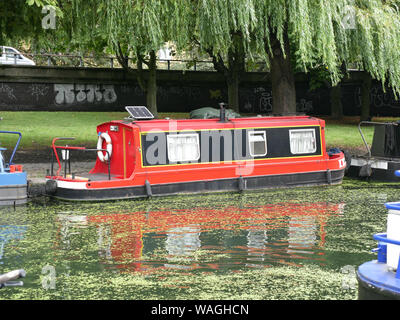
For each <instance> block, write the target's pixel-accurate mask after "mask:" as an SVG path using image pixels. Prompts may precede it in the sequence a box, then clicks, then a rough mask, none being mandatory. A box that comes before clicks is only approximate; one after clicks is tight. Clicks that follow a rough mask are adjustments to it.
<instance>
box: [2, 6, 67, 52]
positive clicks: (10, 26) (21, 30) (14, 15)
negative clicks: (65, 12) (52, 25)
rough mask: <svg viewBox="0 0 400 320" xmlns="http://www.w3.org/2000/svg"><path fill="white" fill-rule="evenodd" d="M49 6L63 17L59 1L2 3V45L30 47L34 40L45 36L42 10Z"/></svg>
mask: <svg viewBox="0 0 400 320" xmlns="http://www.w3.org/2000/svg"><path fill="white" fill-rule="evenodd" d="M49 6H50V7H52V8H53V9H54V12H55V13H56V14H57V15H58V17H62V12H61V10H60V9H59V8H58V2H57V0H14V1H0V44H1V45H12V46H19V45H20V44H24V45H26V44H28V45H29V44H30V41H31V40H32V39H34V38H38V37H39V36H40V35H44V34H45V29H44V28H43V25H42V21H43V19H44V15H43V13H42V9H43V7H47V8H48V7H49Z"/></svg>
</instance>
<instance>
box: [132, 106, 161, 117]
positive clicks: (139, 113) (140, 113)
mask: <svg viewBox="0 0 400 320" xmlns="http://www.w3.org/2000/svg"><path fill="white" fill-rule="evenodd" d="M125 109H126V111H128V113H129V114H130V116H131V118H133V119H136V120H140V119H154V116H153V114H152V113H151V112H150V111H149V110H148V109H147V108H146V107H145V106H126V107H125Z"/></svg>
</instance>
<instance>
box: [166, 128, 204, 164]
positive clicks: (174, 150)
mask: <svg viewBox="0 0 400 320" xmlns="http://www.w3.org/2000/svg"><path fill="white" fill-rule="evenodd" d="M167 145H168V160H169V161H170V162H182V161H196V160H199V158H200V144H199V135H198V134H197V133H193V134H192V133H185V134H170V135H168V136H167Z"/></svg>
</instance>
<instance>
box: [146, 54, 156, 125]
mask: <svg viewBox="0 0 400 320" xmlns="http://www.w3.org/2000/svg"><path fill="white" fill-rule="evenodd" d="M148 67H149V73H148V74H149V77H148V79H147V86H146V104H147V108H148V109H149V110H150V112H151V113H152V114H153V115H154V117H155V118H158V112H157V75H156V74H157V65H156V53H155V51H151V52H150V60H149V64H148Z"/></svg>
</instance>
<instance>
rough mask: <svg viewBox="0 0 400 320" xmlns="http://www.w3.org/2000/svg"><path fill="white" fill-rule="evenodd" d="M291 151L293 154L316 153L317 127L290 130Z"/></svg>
mask: <svg viewBox="0 0 400 320" xmlns="http://www.w3.org/2000/svg"><path fill="white" fill-rule="evenodd" d="M289 136H290V152H291V153H292V154H302V153H314V152H315V151H317V142H316V139H315V129H296V130H289Z"/></svg>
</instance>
